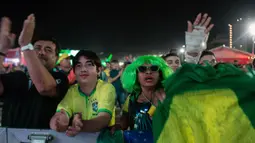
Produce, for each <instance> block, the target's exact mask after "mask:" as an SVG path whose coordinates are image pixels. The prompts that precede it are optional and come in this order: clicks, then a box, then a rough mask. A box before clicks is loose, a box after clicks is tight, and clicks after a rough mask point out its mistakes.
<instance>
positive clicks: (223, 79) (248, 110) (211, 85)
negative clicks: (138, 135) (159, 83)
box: [153, 64, 255, 142]
mask: <svg viewBox="0 0 255 143" xmlns="http://www.w3.org/2000/svg"><path fill="white" fill-rule="evenodd" d="M206 89H231V90H233V91H234V92H235V94H236V96H237V98H238V101H239V106H240V107H241V108H242V110H243V111H244V113H245V114H246V116H247V117H248V118H249V120H250V121H251V123H252V126H253V127H255V112H254V109H255V98H254V97H255V95H254V94H255V79H254V78H251V77H249V76H248V75H247V74H246V73H244V72H243V71H241V70H240V69H238V68H236V67H235V66H233V65H230V64H218V65H216V66H215V67H212V66H209V65H207V66H201V65H195V64H184V65H183V66H182V68H180V69H179V70H177V71H176V73H174V74H173V75H172V76H171V77H169V78H168V79H167V80H166V81H165V92H166V99H165V101H164V102H163V104H159V105H158V107H157V110H156V112H155V114H154V116H153V135H154V142H157V140H158V138H159V136H160V133H161V131H162V130H163V128H164V124H165V122H166V120H167V119H168V117H169V116H170V115H169V113H170V110H171V103H172V99H173V97H174V96H176V95H177V94H178V95H180V94H182V93H185V92H190V91H199V90H206Z"/></svg>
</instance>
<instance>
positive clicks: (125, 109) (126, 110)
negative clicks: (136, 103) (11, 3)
mask: <svg viewBox="0 0 255 143" xmlns="http://www.w3.org/2000/svg"><path fill="white" fill-rule="evenodd" d="M129 100H130V95H129V96H128V97H127V98H126V100H125V102H124V105H123V107H122V110H123V111H124V112H128V106H129Z"/></svg>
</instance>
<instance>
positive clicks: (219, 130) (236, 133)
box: [157, 89, 255, 143]
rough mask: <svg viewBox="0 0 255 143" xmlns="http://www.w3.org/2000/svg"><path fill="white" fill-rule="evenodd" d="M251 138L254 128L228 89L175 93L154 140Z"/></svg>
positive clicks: (185, 142)
mask: <svg viewBox="0 0 255 143" xmlns="http://www.w3.org/2000/svg"><path fill="white" fill-rule="evenodd" d="M205 95H206V96H205ZM218 115H221V116H218ZM169 131H170V132H169ZM244 131H245V132H244ZM254 142H255V130H254V128H253V127H252V125H251V122H250V121H249V119H248V118H247V116H246V115H245V114H244V112H243V110H242V109H241V108H240V106H239V105H238V99H237V97H236V95H235V93H234V92H233V91H232V90H230V89H225V90H223V89H222V90H203V91H196V92H195V91H194V92H187V93H184V94H182V95H176V96H175V97H174V98H173V100H172V104H171V110H170V116H169V118H168V119H167V122H166V123H165V126H164V128H163V131H162V132H161V134H160V137H159V139H158V141H157V143H254Z"/></svg>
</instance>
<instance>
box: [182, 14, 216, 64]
mask: <svg viewBox="0 0 255 143" xmlns="http://www.w3.org/2000/svg"><path fill="white" fill-rule="evenodd" d="M210 22H211V17H208V14H207V13H205V14H204V15H203V16H202V14H201V13H200V14H198V15H197V17H196V20H195V21H194V23H193V24H192V23H191V22H190V21H188V29H187V32H186V33H185V42H186V52H185V61H186V62H188V63H194V64H197V63H198V61H199V58H200V56H201V53H202V51H203V50H205V49H206V48H207V46H206V45H207V40H208V36H209V32H210V31H211V29H212V28H213V26H214V25H213V24H210Z"/></svg>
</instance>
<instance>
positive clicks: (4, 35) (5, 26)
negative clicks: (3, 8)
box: [0, 17, 16, 54]
mask: <svg viewBox="0 0 255 143" xmlns="http://www.w3.org/2000/svg"><path fill="white" fill-rule="evenodd" d="M15 38H16V36H15V34H13V33H11V21H10V19H9V18H8V17H3V18H2V20H1V29H0V52H2V53H4V54H6V53H7V52H8V50H9V49H10V48H12V47H13V46H14V43H15Z"/></svg>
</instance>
